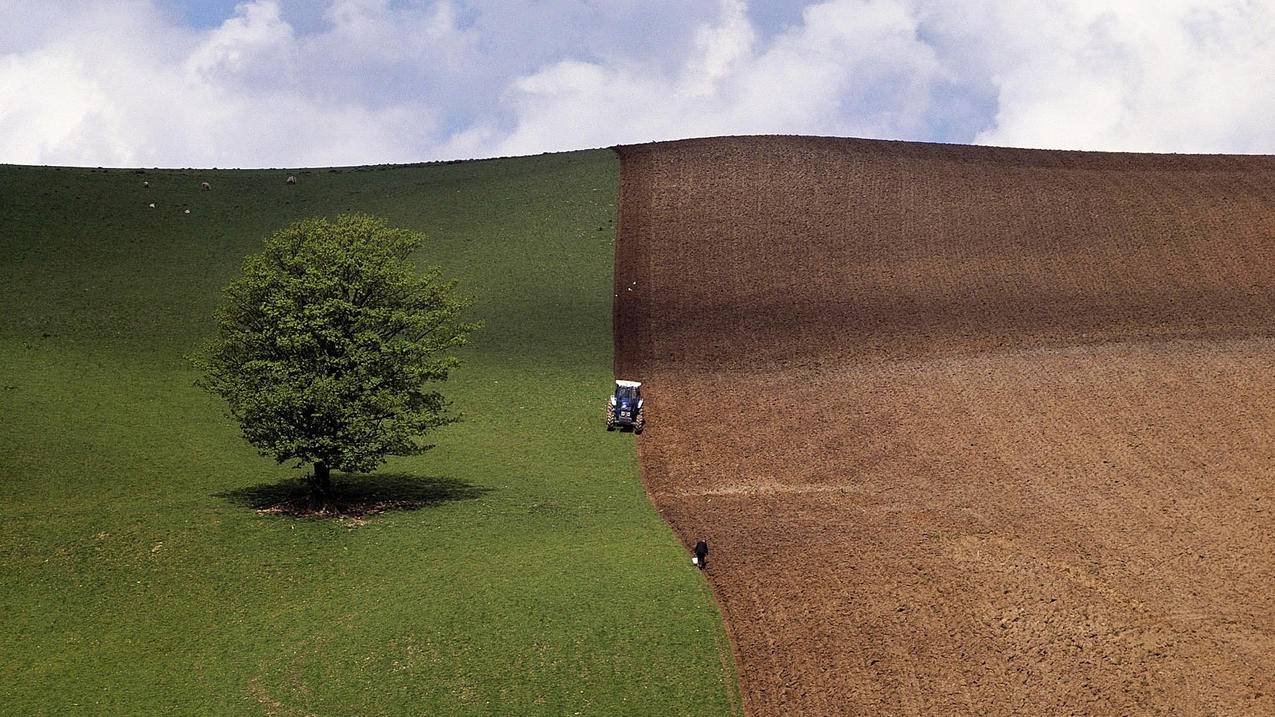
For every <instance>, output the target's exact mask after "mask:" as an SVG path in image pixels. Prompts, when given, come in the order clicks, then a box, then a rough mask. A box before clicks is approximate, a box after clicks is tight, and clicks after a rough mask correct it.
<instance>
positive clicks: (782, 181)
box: [615, 137, 1275, 716]
mask: <svg viewBox="0 0 1275 717" xmlns="http://www.w3.org/2000/svg"><path fill="white" fill-rule="evenodd" d="M620 155H621V160H622V170H621V206H620V227H619V242H618V245H617V265H616V294H617V296H616V300H615V312H616V314H615V320H616V341H617V346H616V357H617V358H616V370H617V375H619V376H622V377H627V378H637V379H641V380H644V381H645V382H646V385H645V387H644V394H645V396H646V397H647V405H648V411H649V413H648V416H649V418H648V429H647V431H646V433H645V434H644V435H642V436H641V437H640V438H639V439H638V446H639V455H640V459H641V464H642V472H643V477H644V480H645V482H646V485H647V488H648V490H649V491H650V493H651V496H652V498H653V499H654V501H655V503H656V505H657V506H658V508H659V509H660V510H661V512H662V513H663V514H664V516H665V517H666V518H667V519H668V521H669V522H670V524H671V525H672V526H673V527H674V529H675V530H676V531H677V532H678V533H679V534H680V535H681V536H682V537H683V538H684V539H685V540H686V541H687V542H688V543H690V542H693V540H694V539H695V538H696V537H697V536H704V537H706V538H707V539H708V540H709V542H710V545H711V548H712V553H711V555H710V569H709V571H708V573H707V575H708V578H709V580H710V581H711V583H712V585H713V589H714V590H715V592H716V595H717V598H718V600H719V602H720V604H721V607H722V610H723V614H724V615H725V617H726V620H727V628H728V631H729V632H730V634H731V639H732V642H733V645H734V649H735V652H736V659H737V662H738V666H739V671H740V681H741V688H742V691H743V696H744V701H745V708H746V710H747V712H748V713H749V714H750V715H754V716H760V715H820V714H864V715H875V714H905V715H922V714H925V715H952V714H992V715H1006V714H1032V715H1036V714H1039V715H1063V714H1086V715H1088V714H1093V715H1126V714H1182V715H1211V714H1219V715H1222V714H1227V715H1273V714H1275V677H1273V675H1275V441H1272V440H1271V429H1272V427H1273V426H1275V158H1272V157H1202V156H1176V155H1124V154H1089V153H1076V152H1042V151H1028V150H1008V149H994V148H975V147H957V146H939V145H924V144H908V143H892V142H872V141H857V140H840V139H813V138H780V137H755V138H729V139H711V140H692V141H684V142H671V143H661V144H654V145H642V146H631V147H623V148H621V149H620Z"/></svg>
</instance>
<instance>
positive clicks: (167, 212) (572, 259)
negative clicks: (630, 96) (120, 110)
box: [0, 151, 738, 715]
mask: <svg viewBox="0 0 1275 717" xmlns="http://www.w3.org/2000/svg"><path fill="white" fill-rule="evenodd" d="M616 172H617V165H616V161H615V159H614V158H613V156H612V155H611V153H610V152H605V151H602V152H583V153H571V154H559V155H546V156H541V157H533V158H518V159H509V160H495V161H484V162H467V163H459V164H448V165H431V166H415V167H387V168H359V169H341V170H313V171H301V172H294V173H295V174H297V176H298V178H299V183H298V184H297V185H296V186H288V185H286V184H285V182H284V179H285V177H286V176H287V174H289V172H285V171H180V170H176V171H151V170H148V171H146V172H145V173H144V174H139V173H136V172H135V171H132V170H107V171H101V170H89V169H54V168H29V167H25V168H24V167H0V569H3V572H4V579H3V582H2V583H0V611H3V622H2V623H0V624H2V625H3V627H2V628H0V694H2V695H3V703H2V704H0V712H4V713H7V714H23V715H38V714H72V713H73V714H148V713H149V714H156V713H179V714H216V715H222V714H272V715H304V714H318V715H338V714H362V715H381V714H387V715H388V714H395V715H397V714H420V715H450V714H545V715H571V714H583V715H618V714H643V715H675V714H687V715H711V714H732V713H735V712H737V711H738V707H737V704H738V700H737V698H736V696H735V693H734V690H735V687H734V674H733V668H732V667H731V664H730V657H729V655H730V651H729V647H728V645H727V643H726V640H725V636H724V633H723V631H722V627H721V621H720V617H719V616H718V615H717V613H716V610H715V607H714V605H713V603H712V599H711V595H710V594H709V592H708V589H707V587H706V585H705V584H704V582H703V581H702V580H701V578H700V576H699V575H698V574H697V573H695V571H694V570H693V568H692V566H691V565H690V562H689V560H688V559H687V557H686V553H685V552H684V551H683V550H682V548H681V547H680V546H679V545H678V544H677V542H676V541H675V539H674V537H673V535H672V533H671V532H670V531H669V530H668V528H667V527H666V526H665V525H664V523H663V522H662V521H661V520H660V519H659V516H658V515H657V514H656V513H655V511H654V510H653V509H652V508H651V506H650V504H649V503H648V502H647V500H646V496H645V494H644V493H643V491H642V487H641V485H640V483H639V481H638V477H637V464H636V459H635V456H634V451H633V447H632V437H631V436H630V435H628V434H611V433H606V432H605V431H603V430H602V428H601V416H600V414H601V405H602V403H601V402H602V401H603V400H604V398H605V395H606V393H607V391H608V390H609V382H610V379H611V378H612V376H611V268H612V242H613V239H614V218H615V202H616ZM143 180H145V181H149V183H150V187H149V188H146V189H144V188H142V182H143ZM202 180H207V181H209V182H210V183H211V184H212V187H213V189H212V191H209V192H201V191H200V190H199V182H200V181H202ZM150 202H154V203H155V204H156V207H155V208H154V209H151V208H148V206H147V205H148V203H150ZM185 208H189V209H190V210H191V213H190V214H184V213H183V211H182V210H183V209H185ZM349 209H355V210H360V211H366V212H370V213H373V214H377V215H380V216H383V217H385V218H386V219H388V220H389V221H390V222H391V223H392V224H394V225H398V226H406V227H410V228H413V229H419V230H421V231H424V232H426V233H427V234H428V235H429V236H430V237H431V243H430V245H429V246H428V248H427V249H426V251H424V252H423V253H422V256H421V260H422V263H431V264H437V265H440V266H442V267H443V268H444V269H445V271H447V272H448V273H449V274H451V275H453V276H457V277H459V278H460V279H461V280H462V285H461V289H462V290H463V291H464V292H465V293H468V294H470V295H472V296H473V297H474V298H475V299H476V301H475V305H474V310H473V315H474V316H475V317H476V318H481V319H484V320H485V321H486V322H487V326H486V328H485V329H484V330H483V331H482V332H481V333H480V334H478V335H477V336H476V337H475V341H474V343H473V345H472V346H470V347H467V348H466V349H465V350H464V352H463V356H464V358H465V360H466V363H465V365H464V366H462V367H461V369H460V370H459V371H458V372H457V373H455V374H454V377H453V379H452V380H451V381H450V382H448V383H447V384H446V385H445V387H444V392H445V393H446V394H447V395H448V396H449V397H451V398H452V399H453V400H454V401H455V406H456V409H457V410H458V411H459V412H461V413H462V414H463V415H464V416H465V421H464V422H463V423H461V424H457V425H455V426H450V427H448V428H446V429H444V430H442V431H440V432H439V433H438V434H436V435H435V436H434V438H435V440H436V442H437V443H438V444H439V447H438V448H437V449H435V450H434V451H431V452H429V453H427V454H425V455H424V456H420V457H415V458H410V459H392V460H391V461H390V462H389V463H388V464H387V465H386V466H385V468H384V469H383V474H384V476H387V478H383V479H380V480H381V481H382V482H383V483H387V484H388V483H396V484H397V485H398V486H400V488H399V490H408V489H410V490H414V491H416V492H417V493H416V494H417V495H418V496H424V497H426V498H433V499H434V502H433V503H432V504H431V505H427V506H425V507H423V508H420V509H418V510H412V511H399V512H391V513H384V514H381V515H378V516H375V517H372V518H369V519H367V520H366V521H365V522H359V521H348V520H346V521H342V520H325V519H296V518H290V517H284V516H279V515H270V514H263V513H259V512H257V511H256V510H254V509H253V508H252V507H251V506H248V505H245V501H244V500H243V499H242V496H243V495H244V494H245V492H251V491H253V490H257V491H261V490H269V489H270V488H271V486H275V485H277V484H278V483H279V482H280V481H282V480H284V479H286V478H289V477H295V476H298V475H300V474H301V473H302V472H303V471H301V470H298V469H293V468H291V467H289V466H276V465H275V464H274V463H273V462H272V461H270V460H268V459H265V458H261V457H259V456H258V455H257V454H256V453H255V451H254V450H253V449H252V448H251V447H250V446H248V445H247V444H246V443H245V442H244V441H243V440H242V439H241V438H240V436H239V433H238V427H237V425H236V424H235V423H234V422H233V421H232V420H231V419H229V418H228V417H227V416H226V415H225V411H224V408H223V406H222V405H221V404H220V403H219V402H218V401H217V400H216V399H215V398H213V397H211V396H208V395H206V394H203V393H202V392H200V391H199V390H198V389H196V388H194V387H193V386H192V381H193V380H194V378H195V376H194V374H193V373H192V372H191V370H190V369H189V368H188V367H187V365H186V364H185V362H184V360H183V356H184V355H185V354H186V353H187V352H189V351H190V350H192V349H193V348H194V347H195V346H196V344H197V343H198V342H199V341H200V340H201V339H203V338H204V337H205V336H207V335H208V334H209V333H210V332H211V331H212V329H213V324H212V319H211V311H212V309H213V307H214V305H215V304H216V303H217V302H218V301H219V298H220V290H221V288H222V287H223V286H224V285H225V284H226V283H227V282H229V280H230V279H231V278H232V277H233V276H235V275H236V274H237V272H238V269H239V265H240V263H241V261H242V259H243V257H244V256H245V255H247V254H248V253H251V252H253V251H256V250H257V248H258V247H259V245H260V243H261V240H262V239H263V238H264V237H265V236H267V235H268V234H269V233H270V232H272V231H273V230H275V229H277V228H279V227H281V226H283V225H284V224H286V223H288V222H290V221H292V220H294V219H297V218H301V217H305V216H331V215H334V214H336V213H338V212H340V211H344V210H349ZM396 476H397V477H396ZM402 486H407V488H403V487H402ZM236 496H239V497H238V498H237V497H236Z"/></svg>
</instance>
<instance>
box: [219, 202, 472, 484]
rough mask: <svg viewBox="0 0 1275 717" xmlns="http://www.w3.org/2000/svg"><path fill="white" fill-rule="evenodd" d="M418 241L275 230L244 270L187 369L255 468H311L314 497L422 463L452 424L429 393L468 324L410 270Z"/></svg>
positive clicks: (414, 236) (435, 284)
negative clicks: (211, 396) (431, 440)
mask: <svg viewBox="0 0 1275 717" xmlns="http://www.w3.org/2000/svg"><path fill="white" fill-rule="evenodd" d="M424 241H425V237H424V236H423V235H421V234H419V233H416V232H412V231H407V230H403V229H392V228H390V227H388V226H386V224H385V222H383V221H381V220H380V219H376V218H374V217H370V216H366V215H361V214H348V215H342V216H339V217H337V218H336V220H335V221H327V220H324V219H307V220H304V221H300V222H297V223H295V224H293V225H291V226H289V227H288V228H286V229H283V230H282V231H280V232H278V233H276V234H275V235H274V236H271V237H270V238H269V239H267V240H266V242H265V246H264V249H263V250H262V252H261V253H260V254H255V255H253V256H250V257H248V259H247V260H246V261H245V262H244V265H243V275H242V276H240V277H239V278H238V279H236V280H235V281H233V282H232V283H231V284H230V286H228V287H227V288H226V292H225V293H226V302H225V303H224V304H223V305H222V306H221V307H220V308H219V309H218V311H217V324H218V328H219V332H218V336H217V338H216V339H214V340H212V341H211V342H209V344H208V345H207V346H206V347H205V348H204V349H203V351H201V352H200V353H199V354H197V355H196V356H195V357H194V361H195V363H196V365H197V366H198V367H199V368H200V369H201V370H202V373H203V375H202V377H201V378H200V379H199V381H198V382H197V385H199V386H201V387H203V388H205V389H207V390H209V391H211V392H212V393H215V394H217V395H218V396H221V397H222V398H224V399H226V401H227V402H228V403H229V404H230V412H231V414H232V415H234V417H235V418H236V419H238V420H239V423H240V425H241V427H242V428H243V435H244V438H246V439H247V440H248V442H249V443H251V444H252V445H253V446H255V447H256V448H257V450H258V451H260V452H261V454H262V455H263V456H269V457H272V458H274V459H275V460H276V461H278V462H279V463H283V462H285V461H296V464H297V466H298V467H300V466H303V465H306V464H311V463H312V464H314V474H313V475H312V476H311V477H310V483H311V488H312V490H314V491H315V492H316V493H319V494H324V493H327V492H328V490H329V489H330V488H331V471H332V470H333V469H336V470H341V471H346V472H368V471H371V470H373V469H375V468H376V467H377V466H379V465H380V464H381V462H382V461H384V460H385V457H386V456H391V455H399V456H401V455H413V454H418V453H421V452H423V451H425V450H427V449H429V448H430V446H428V445H426V444H424V443H422V442H421V439H422V438H423V437H424V436H425V434H426V433H428V432H429V431H430V430H431V429H434V428H437V427H439V426H443V425H446V424H448V423H452V422H454V421H455V420H457V419H456V418H455V417H454V416H452V415H450V414H449V413H448V411H447V408H448V402H447V401H446V400H444V398H443V397H442V395H441V394H439V393H437V392H436V391H430V390H427V387H428V384H429V383H430V382H432V381H445V380H447V376H448V372H449V371H451V369H453V368H455V367H456V366H457V365H459V363H460V362H459V360H458V359H456V358H455V357H454V356H450V355H447V353H446V352H447V350H448V349H451V348H454V347H457V346H460V345H462V344H464V343H466V341H467V340H468V336H469V333H470V332H471V331H473V330H475V329H477V328H478V326H479V324H477V323H467V322H465V321H464V320H463V319H462V317H461V314H462V313H463V311H464V310H465V309H466V308H467V307H468V305H469V302H468V301H467V300H465V299H462V298H460V297H458V296H457V295H456V293H455V281H452V280H446V279H444V278H443V277H442V274H441V272H440V271H439V270H438V269H434V268H431V269H427V270H425V271H424V273H417V271H416V270H415V268H414V267H413V265H412V264H411V262H410V260H409V257H410V256H411V254H412V252H413V251H414V250H416V249H417V248H418V247H419V246H421V244H422V243H423V242H424Z"/></svg>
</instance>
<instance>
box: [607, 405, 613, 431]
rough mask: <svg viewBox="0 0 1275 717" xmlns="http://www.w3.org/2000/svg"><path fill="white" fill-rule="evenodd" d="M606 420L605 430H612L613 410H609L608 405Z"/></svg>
mask: <svg viewBox="0 0 1275 717" xmlns="http://www.w3.org/2000/svg"><path fill="white" fill-rule="evenodd" d="M606 422H607V430H608V431H614V430H615V411H613V410H611V406H610V405H608V406H607V412H606Z"/></svg>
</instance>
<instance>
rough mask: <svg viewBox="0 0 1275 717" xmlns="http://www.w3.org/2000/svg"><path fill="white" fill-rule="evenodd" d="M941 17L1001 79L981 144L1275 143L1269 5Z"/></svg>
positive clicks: (1245, 1) (992, 78) (963, 53)
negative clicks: (990, 120)
mask: <svg viewBox="0 0 1275 717" xmlns="http://www.w3.org/2000/svg"><path fill="white" fill-rule="evenodd" d="M926 4H927V5H935V4H933V3H926ZM932 15H933V17H932V24H933V25H934V26H935V27H942V28H946V30H945V32H947V33H948V35H949V36H948V37H947V38H945V40H946V42H947V43H949V44H948V47H949V48H950V55H949V56H950V57H951V58H952V61H953V62H955V63H959V64H960V67H961V69H962V71H963V72H964V73H965V74H967V75H968V74H974V75H978V74H979V73H980V72H982V73H985V76H986V78H987V81H988V82H989V83H990V84H991V85H992V86H993V87H994V90H995V93H996V99H997V102H996V105H997V106H996V110H995V114H994V117H993V120H992V122H991V123H990V124H989V126H988V127H987V128H985V129H984V131H982V132H980V133H978V134H977V135H976V137H975V138H974V139H975V140H976V141H978V142H980V143H988V144H1004V145H1012V146H1032V147H1047V148H1081V149H1107V150H1134V151H1175V152H1275V122H1271V121H1270V120H1269V118H1270V117H1272V116H1275V91H1272V89H1271V87H1270V84H1269V77H1270V74H1271V72H1272V70H1273V69H1275V44H1272V43H1271V42H1270V40H1269V38H1271V37H1273V36H1275V5H1272V4H1270V3H1265V2H1251V1H1250V0H1125V1H1124V2H1120V3H1106V2H1088V1H1081V0H1076V1H1073V2H1053V3H1019V2H998V1H995V0H982V1H981V2H975V3H973V4H972V5H967V4H963V5H962V7H961V9H960V11H959V12H958V11H956V10H955V9H942V10H938V11H935V12H933V13H932ZM969 48H975V49H974V50H973V52H971V51H970V49H969ZM941 51H943V50H941ZM975 55H978V56H975Z"/></svg>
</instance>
